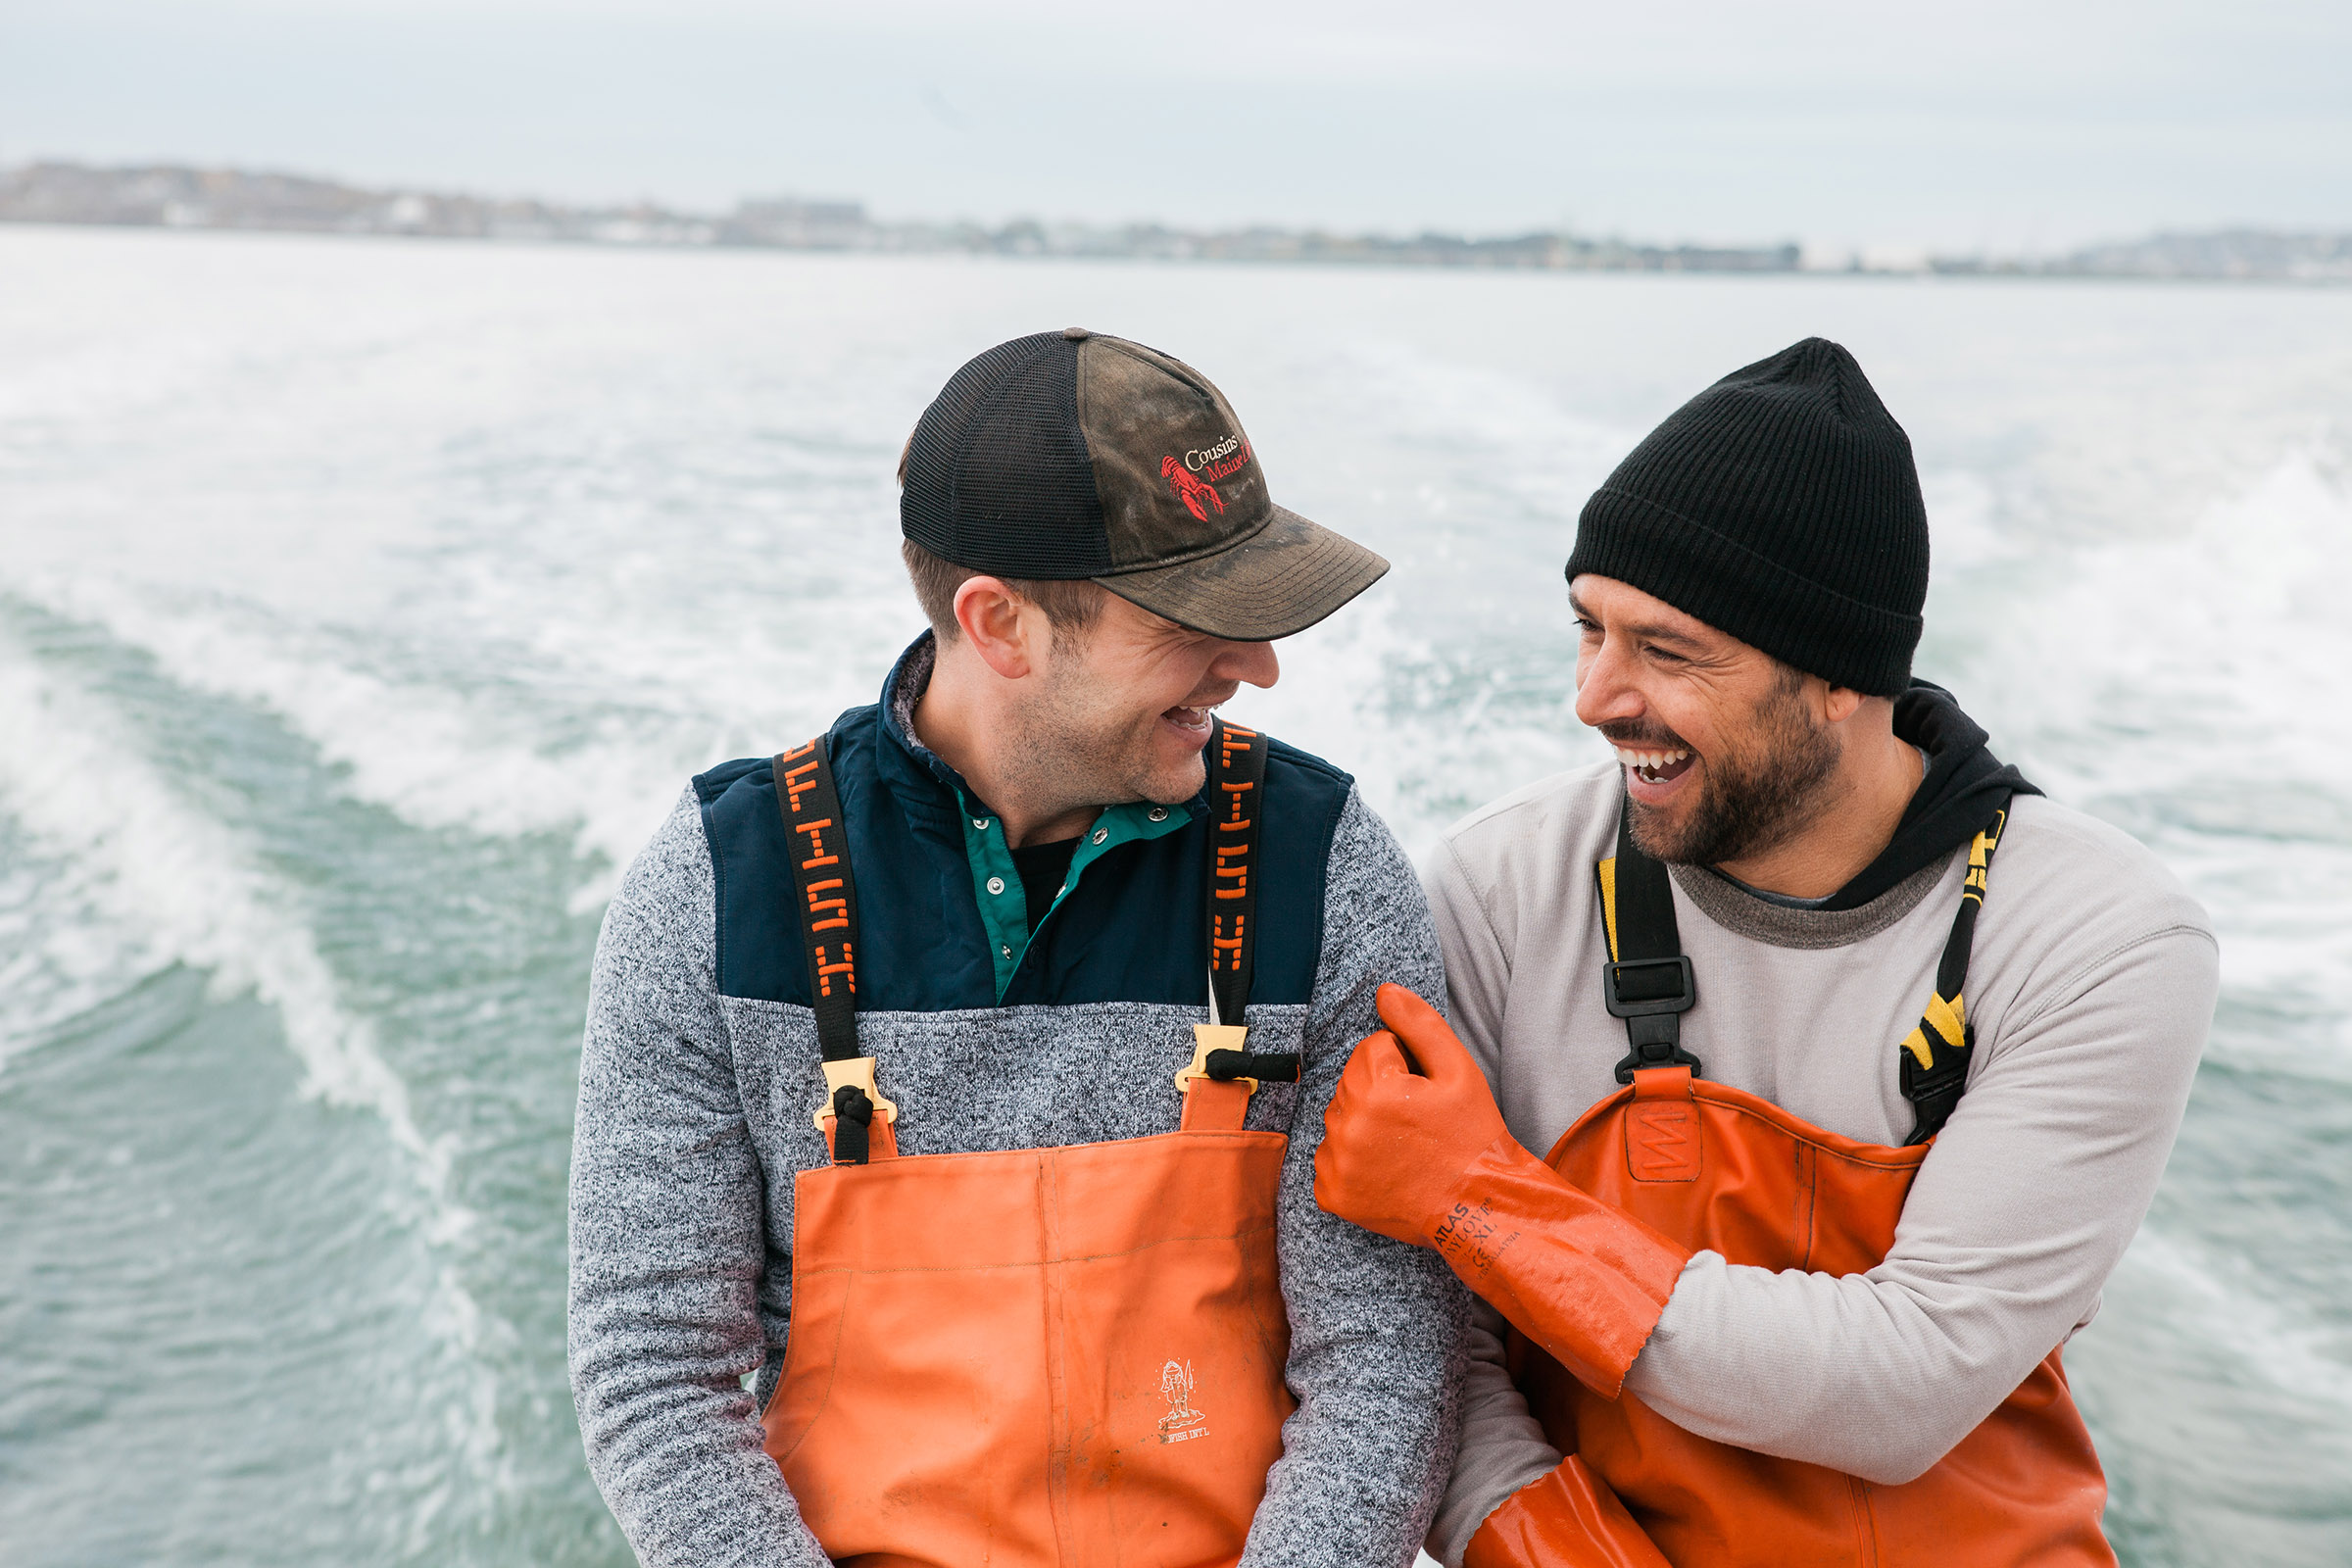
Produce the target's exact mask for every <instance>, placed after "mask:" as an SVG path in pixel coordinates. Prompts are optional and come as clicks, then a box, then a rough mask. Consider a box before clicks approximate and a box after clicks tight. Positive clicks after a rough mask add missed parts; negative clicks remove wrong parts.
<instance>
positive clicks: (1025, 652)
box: [956, 576, 1051, 680]
mask: <svg viewBox="0 0 2352 1568" xmlns="http://www.w3.org/2000/svg"><path fill="white" fill-rule="evenodd" d="M1045 622H1046V616H1045V613H1044V612H1043V611H1041V610H1040V609H1039V608H1038V607H1037V606H1035V605H1033V604H1031V603H1030V602H1029V601H1028V600H1026V599H1023V598H1022V597H1021V596H1020V595H1019V594H1016V593H1014V592H1013V591H1012V590H1011V589H1010V588H1009V587H1007V586H1005V581H1004V580H1003V579H1002V578H999V577H989V576H974V577H966V578H965V579H964V580H963V582H962V584H961V586H959V587H958V588H956V626H957V627H958V628H959V629H960V630H961V631H962V632H963V640H964V641H965V642H966V643H968V644H970V646H971V650H972V652H973V653H975V654H978V655H979V656H980V662H982V663H984V664H986V665H987V666H988V667H989V668H990V669H991V670H994V671H995V672H996V673H997V674H999V675H1002V676H1003V677H1004V678H1005V679H1006V680H1019V679H1021V678H1022V677H1023V676H1025V675H1029V674H1033V673H1035V671H1036V670H1037V669H1038V668H1039V666H1040V665H1041V664H1042V663H1043V662H1044V661H1043V660H1042V659H1041V658H1039V657H1038V655H1039V654H1040V653H1042V651H1043V650H1042V645H1041V644H1040V643H1039V642H1038V641H1037V639H1038V638H1039V637H1040V636H1047V635H1051V632H1050V630H1049V629H1048V628H1047V626H1046V623H1045Z"/></svg>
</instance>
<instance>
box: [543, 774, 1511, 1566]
mask: <svg viewBox="0 0 2352 1568" xmlns="http://www.w3.org/2000/svg"><path fill="white" fill-rule="evenodd" d="M715 893H716V890H715V883H714V876H713V871H712V861H711V850H710V847H709V844H708V842H707V840H706V837H705V833H704V829H703V825H702V822H701V819H700V817H699V814H698V808H697V802H696V799H695V796H694V795H693V793H692V792H689V793H688V794H687V796H686V798H685V799H684V800H683V801H681V803H680V804H679V806H678V809H677V810H676V811H675V813H673V814H672V816H671V817H670V819H669V820H668V821H667V823H665V824H664V825H663V827H662V830H661V831H660V832H659V833H658V834H656V836H655V838H654V840H653V842H652V843H651V844H650V845H648V846H647V848H646V850H645V852H644V853H643V854H642V855H641V856H639V857H638V858H637V860H636V862H635V863H634V864H633V865H632V866H631V867H630V869H629V871H628V874H627V875H626V877H625V878H624V879H623V881H622V885H621V888H620V891H619V893H618V895H617V896H616V897H615V898H614V900H613V905H612V907H611V908H610V910H609V911H608V912H607V914H606V917H605V925H604V930H603V933H602V936H601V938H600V939H599V941H598V944H597V956H596V965H595V972H594V977H593V980H592V984H591V989H590V999H589V1011H588V1029H587V1042H586V1048H585V1052H584V1054H583V1056H582V1060H581V1071H580V1110H579V1121H578V1128H577V1132H576V1134H575V1142H574V1150H573V1165H572V1192H571V1242H572V1260H571V1299H570V1347H571V1366H572V1381H573V1392H574V1396H575V1399H576V1401H577V1404H578V1407H579V1412H580V1424H581V1430H582V1432H583V1434H584V1436H585V1439H586V1444H587V1449H588V1459H589V1467H590V1470H591V1472H592V1473H593V1474H594V1475H595V1477H596V1480H597V1484H598V1486H599V1487H600V1488H601V1489H602V1491H603V1493H604V1495H605V1498H606V1500H607V1502H608V1503H609V1504H610V1505H611V1506H612V1508H613V1513H614V1515H615V1517H617V1518H618V1519H619V1521H620V1524H621V1526H622V1528H623V1530H624V1531H626V1533H627V1534H628V1537H629V1540H630V1542H631V1544H633V1545H634V1546H635V1547H636V1549H637V1552H638V1555H639V1557H640V1558H641V1559H642V1560H643V1561H644V1562H645V1563H647V1564H649V1565H656V1568H671V1565H675V1568H686V1565H690V1564H691V1565H694V1568H711V1565H717V1564H747V1565H752V1564H756V1565H759V1568H821V1565H822V1564H824V1563H825V1561H826V1559H825V1556H824V1553H823V1551H822V1549H821V1548H820V1546H819V1545H818V1544H817V1542H816V1540H815V1538H814V1537H813V1536H812V1535H811V1534H810V1533H809V1529H808V1527H807V1526H806V1525H805V1524H803V1522H802V1520H801V1517H800V1513H799V1510H798V1509H797V1507H796V1506H795V1505H794V1502H793V1498H792V1495H791V1493H790V1491H789V1490H788V1489H787V1488H786V1486H785V1484H784V1481H783V1479H782V1477H781V1475H780V1474H779V1473H778V1470H777V1467H776V1465H775V1464H774V1462H773V1461H771V1460H770V1459H769V1458H768V1456H767V1455H766V1453H765V1452H763V1451H762V1449H761V1446H760V1443H761V1434H760V1425H759V1420H758V1409H757V1402H756V1391H755V1390H754V1389H753V1388H751V1387H747V1383H748V1382H749V1381H750V1380H753V1379H754V1378H755V1377H756V1376H757V1375H758V1374H760V1372H761V1370H762V1368H763V1367H764V1368H766V1369H767V1371H768V1373H769V1375H770V1376H772V1373H773V1368H774V1366H775V1365H776V1363H777V1361H778V1360H779V1359H780V1355H781V1348H782V1345H783V1341H784V1338H785V1335H786V1333H787V1332H788V1328H789V1321H790V1310H791V1303H790V1299H789V1288H790V1276H791V1243H792V1192H793V1189H792V1181H793V1176H794V1174H795V1173H796V1171H798V1170H800V1169H803V1168H808V1167H810V1166H813V1165H817V1164H821V1163H822V1162H823V1157H824V1156H823V1152H822V1145H821V1142H820V1141H818V1140H816V1139H815V1138H813V1137H812V1136H811V1133H810V1128H809V1105H810V1104H811V1103H812V1100H813V1097H815V1096H816V1095H817V1093H818V1089H817V1087H816V1086H817V1085H818V1084H819V1082H820V1081H819V1079H818V1078H817V1076H816V1073H815V1062H816V1060H817V1055H818V1053H817V1049H816V1042H815V1032H814V1026H813V1021H812V1018H811V1016H810V1014H809V1010H808V1009H807V1008H805V1007H800V1006H794V1005H786V1004H780V1003H773V1002H762V1001H757V1000H749V999H745V998H740V997H733V996H727V995H723V994H722V993H721V991H720V989H719V987H718V985H717V983H716V963H717V959H716V952H715V938H714V903H715ZM882 917H884V915H883V913H882V912H881V911H879V910H877V909H873V908H869V909H867V910H866V911H865V918H866V920H867V921H868V922H871V921H873V920H875V919H877V918H882ZM1384 980H1395V981H1398V982H1400V983H1402V984H1405V985H1408V986H1411V987H1412V988H1413V989H1414V990H1416V991H1419V992H1421V993H1422V994H1423V995H1425V996H1429V997H1432V998H1437V997H1439V996H1441V995H1442V984H1441V973H1440V970H1439V966H1438V957H1437V948H1436V940H1435V936H1434V934H1433V932H1432V931H1431V928H1430V923H1429V918H1428V913H1427V910H1426V907H1425V906H1424V904H1423V901H1422V897H1421V893H1420V890H1419V888H1418V887H1417V885H1416V884H1415V882H1414V879H1413V875H1412V870H1411V867H1410V866H1409V865H1408V864H1407V862H1406V861H1405V859H1404V857H1403V855H1402V853H1401V851H1399V850H1398V848H1397V844H1396V842H1395V840H1394V839H1393V838H1392V837H1391V836H1390V834H1389V832H1388V829H1387V828H1386V827H1385V826H1384V825H1383V824H1382V823H1381V821H1380V819H1379V818H1378V817H1377V816H1375V815H1374V814H1373V813H1372V811H1371V810H1370V809H1368V808H1367V807H1365V806H1364V805H1363V803H1362V801H1361V800H1360V799H1359V798H1357V797H1356V796H1355V795H1354V794H1353V793H1352V791H1350V793H1349V795H1348V802H1347V805H1346V808H1345V809H1344V811H1343V812H1342V814H1341V817H1340V819H1339V823H1338V826H1337V828H1336V830H1335V831H1334V834H1333V839H1332V845H1331V850H1330V857H1329V867H1328V872H1327V877H1326V883H1325V896H1324V929H1323V933H1322V944H1321V956H1320V958H1319V960H1318V963H1317V967H1316V974H1315V980H1314V985H1313V992H1312V995H1311V997H1310V999H1309V1000H1308V1002H1307V1003H1306V1004H1305V1005H1275V1006H1256V1005H1252V1006H1251V1007H1250V1013H1249V1021H1250V1025H1251V1040H1250V1044H1251V1048H1252V1049H1253V1050H1259V1051H1266V1052H1285V1051H1298V1052H1300V1053H1301V1054H1303V1057H1304V1066H1303V1070H1302V1078H1301V1082H1300V1083H1299V1084H1298V1085H1296V1086H1291V1085H1280V1084H1269V1085H1267V1086H1265V1087H1264V1088H1263V1089H1261V1090H1260V1091H1259V1093H1258V1095H1257V1096H1256V1097H1255V1099H1254V1101H1253V1103H1252V1105H1251V1108H1250V1120H1249V1123H1248V1125H1250V1126H1251V1127H1253V1128H1255V1127H1267V1128H1273V1129H1278V1130H1287V1131H1288V1132H1289V1133H1290V1135H1291V1146H1290V1152H1289V1154H1288V1157H1287V1160H1286V1163H1285V1165H1284V1170H1283V1177H1282V1185H1281V1189H1280V1193H1279V1196H1278V1199H1277V1206H1276V1219H1277V1247H1278V1255H1279V1259H1280V1264H1281V1271H1282V1288H1283V1295H1284V1298H1285V1300H1286V1301H1287V1303H1288V1306H1289V1310H1290V1319H1291V1331H1292V1340H1291V1354H1290V1361H1289V1364H1288V1367H1287V1369H1286V1377H1287V1379H1288V1381H1289V1383H1290V1386H1291V1389H1292V1391H1293V1393H1294V1394H1295V1395H1296V1396H1297V1397H1298V1398H1299V1409H1298V1411H1297V1412H1296V1413H1295V1414H1294V1415H1293V1416H1292V1417H1291V1419H1290V1420H1289V1421H1288V1422H1287V1423H1286V1424H1285V1426H1284V1428H1283V1455H1282V1457H1281V1458H1280V1459H1279V1460H1278V1461H1276V1463H1275V1465H1274V1467H1273V1469H1272V1471H1271V1472H1270V1474H1269V1476H1268V1481H1267V1489H1266V1495H1265V1499H1264V1501H1263V1503H1262V1504H1261V1505H1260V1507H1259V1509H1258V1512H1257V1515H1256V1518H1255V1520H1254V1522H1253V1524H1252V1526H1251V1529H1250V1538H1249V1544H1248V1548H1247V1550H1246V1553H1245V1555H1244V1557H1243V1559H1242V1560H1243V1562H1244V1563H1245V1564H1248V1565H1252V1568H1255V1565H1267V1568H1272V1565H1275V1564H1299V1565H1329V1568H1357V1565H1362V1564H1375V1563H1384V1562H1386V1563H1396V1564H1403V1563H1405V1562H1408V1561H1410V1560H1411V1558H1412V1556H1413V1553H1414V1547H1415V1545H1416V1544H1417V1543H1418V1542H1419V1541H1420V1540H1421V1538H1422V1536H1423V1534H1424V1533H1425V1532H1426V1530H1427V1529H1428V1526H1429V1521H1430V1518H1431V1516H1432V1514H1433V1513H1434V1511H1435V1509H1436V1506H1437V1502H1438V1498H1439V1495H1440V1493H1441V1491H1442V1489H1443V1486H1444V1483H1445V1477H1446V1467H1447V1463H1448V1461H1449V1459H1450V1457H1451V1454H1452V1449H1453V1444H1454V1437H1455V1432H1456V1428H1457V1422H1458V1399H1459V1390H1460V1376H1461V1369H1462V1348H1461V1347H1462V1326H1463V1317H1464V1313H1465V1310H1466V1306H1465V1299H1464V1298H1463V1296H1462V1294H1461V1292H1460V1290H1459V1288H1458V1287H1457V1286H1455V1285H1454V1283H1453V1281H1452V1280H1451V1278H1450V1277H1449V1276H1448V1275H1446V1272H1445V1270H1444V1267H1443V1265H1441V1264H1439V1263H1438V1262H1437V1261H1436V1259H1435V1258H1434V1256H1433V1255H1432V1254H1430V1253H1428V1252H1425V1251H1422V1250H1418V1249H1413V1248H1408V1247H1404V1246H1402V1245H1400V1244H1397V1243H1395V1242H1391V1241H1388V1240H1386V1239H1384V1238H1381V1237H1377V1236H1373V1235H1371V1234H1370V1233H1368V1232H1365V1231H1361V1230H1358V1229H1357V1228H1356V1227H1354V1226H1352V1225H1349V1224H1348V1223H1346V1222H1345V1221H1342V1220H1338V1219H1335V1218H1333V1217H1332V1216H1330V1215H1328V1214H1325V1213H1323V1212H1322V1211H1321V1210H1320V1209H1319V1208H1317V1207H1316V1206H1315V1201H1314V1195H1313V1175H1314V1168H1313V1164H1314V1152H1315V1148H1316V1145H1317V1144H1318V1143H1319V1142H1320V1139H1321V1135H1322V1123H1323V1110H1324V1106H1325V1104H1326V1103H1328V1101H1329V1099H1330V1097H1331V1093H1332V1090H1333V1088H1334V1086H1335V1085H1336V1083H1337V1082H1338V1078H1339V1073H1340V1069H1341V1067H1342V1066H1343V1065H1345V1063H1346V1061H1347V1058H1348V1054H1349V1053H1350V1052H1351V1051H1352V1050H1353V1048H1354V1046H1355V1043H1356V1042H1357V1040H1359V1039H1360V1038H1361V1037H1362V1036H1364V1035H1365V1034H1367V1033H1369V1032H1371V1031H1372V1030H1373V1029H1374V1028H1376V1027H1378V1024H1377V1021H1376V1019H1375V1017H1374V1014H1373V1005H1372V997H1373V991H1374V989H1375V987H1376V986H1377V985H1378V984H1379V983H1380V982H1382V981H1384ZM1205 1017H1206V1013H1205V1011H1204V1010H1203V1009H1202V1008H1201V1007H1182V1006H1169V1005H1155V1004H1143V1003H1095V1004H1087V1005H1073V1006H1052V1007H1049V1006H1022V1007H1001V1008H982V1009H976V1010H966V1011H954V1012H944V1013H891V1012H882V1011H873V1012H862V1013H860V1015H859V1030H860V1037H861V1040H862V1041H863V1042H864V1043H865V1046H866V1049H867V1051H868V1052H869V1053H870V1054H873V1055H875V1056H876V1057H877V1058H878V1059H879V1060H880V1061H881V1062H883V1063H884V1067H883V1072H884V1073H885V1079H884V1082H885V1084H886V1085H887V1086H888V1088H889V1091H890V1093H891V1094H892V1095H893V1097H894V1098H895V1099H897V1100H898V1101H899V1102H900V1103H901V1105H902V1107H903V1108H904V1115H905V1117H906V1118H907V1119H906V1120H905V1121H903V1123H902V1125H903V1126H904V1127H906V1128H907V1129H908V1132H907V1136H908V1137H910V1138H914V1137H918V1136H919V1147H916V1148H910V1149H909V1150H908V1152H937V1151H945V1150H993V1149H1010V1148H1025V1147H1040V1146H1047V1145H1056V1144H1071V1143H1088V1142H1101V1141H1105V1140H1109V1139H1117V1138H1133V1137H1140V1136H1146V1135H1150V1134H1153V1133H1163V1132H1172V1131H1174V1130H1175V1128H1176V1125H1177V1118H1178V1114H1179V1110H1180V1101H1179V1098H1178V1096H1177V1095H1176V1093H1175V1092H1174V1089H1173V1087H1172V1085H1171V1083H1170V1076H1171V1074H1172V1072H1173V1070H1174V1068H1175V1067H1176V1066H1180V1065H1182V1064H1183V1062H1185V1061H1186V1060H1188V1059H1190V1056H1191V1026H1192V1025H1193V1024H1195V1023H1198V1022H1201V1021H1203V1020H1204V1019H1205ZM918 1115H919V1118H920V1123H919V1134H918V1129H917V1123H916V1120H915V1118H916V1117H917V1116H918ZM764 1386H765V1380H764V1379H762V1380H761V1387H762V1388H764Z"/></svg>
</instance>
